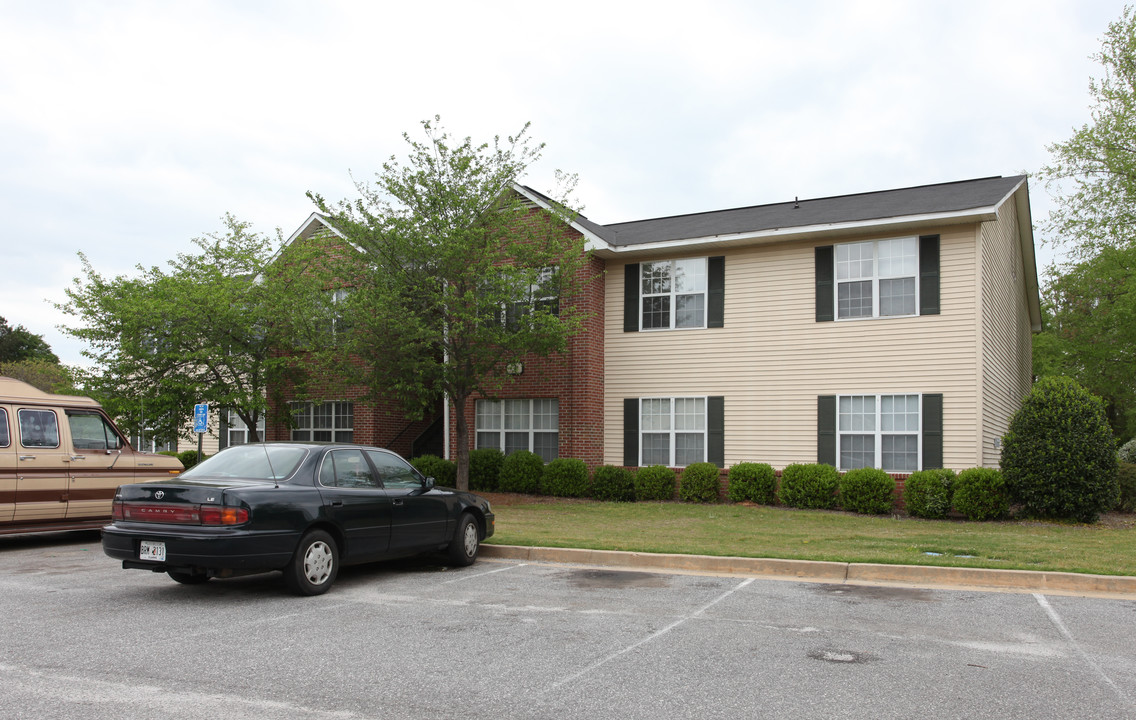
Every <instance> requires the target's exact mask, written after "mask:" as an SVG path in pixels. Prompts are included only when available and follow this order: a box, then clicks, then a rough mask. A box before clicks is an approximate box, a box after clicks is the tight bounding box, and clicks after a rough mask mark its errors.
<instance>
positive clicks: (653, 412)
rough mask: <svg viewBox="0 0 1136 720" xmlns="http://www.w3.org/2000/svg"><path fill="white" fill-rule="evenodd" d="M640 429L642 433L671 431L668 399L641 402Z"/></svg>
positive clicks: (669, 402)
mask: <svg viewBox="0 0 1136 720" xmlns="http://www.w3.org/2000/svg"><path fill="white" fill-rule="evenodd" d="M640 404H641V405H642V411H641V412H642V420H641V422H640V428H641V429H642V430H643V431H644V432H648V431H652V430H670V429H671V401H670V400H669V399H656V400H642V401H640Z"/></svg>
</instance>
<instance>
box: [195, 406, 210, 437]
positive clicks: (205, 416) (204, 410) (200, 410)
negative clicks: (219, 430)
mask: <svg viewBox="0 0 1136 720" xmlns="http://www.w3.org/2000/svg"><path fill="white" fill-rule="evenodd" d="M208 426H209V405H208V404H206V403H201V404H199V405H194V406H193V432H195V433H203V432H205V431H206V429H207V428H208Z"/></svg>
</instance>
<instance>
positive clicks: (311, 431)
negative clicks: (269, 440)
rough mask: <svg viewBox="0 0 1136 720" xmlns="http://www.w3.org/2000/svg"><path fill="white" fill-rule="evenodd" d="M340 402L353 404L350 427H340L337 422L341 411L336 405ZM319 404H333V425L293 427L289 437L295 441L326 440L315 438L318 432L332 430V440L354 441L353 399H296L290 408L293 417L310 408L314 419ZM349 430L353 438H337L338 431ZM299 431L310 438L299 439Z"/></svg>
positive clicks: (353, 406)
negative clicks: (297, 435) (328, 426)
mask: <svg viewBox="0 0 1136 720" xmlns="http://www.w3.org/2000/svg"><path fill="white" fill-rule="evenodd" d="M340 404H348V405H351V414H350V415H349V416H348V417H349V418H350V420H351V425H350V426H349V427H347V426H344V427H340V426H339V425H337V424H336V419H337V418H338V417H339V413H337V412H336V407H335V406H337V405H340ZM317 405H331V406H332V408H331V427H330V428H316V427H312V425H309V426H308V427H306V428H292V429H291V430H290V431H289V433H288V437H289V438H290V439H291V440H292V441H293V442H326V441H319V440H314V439H313V438H314V437H315V433H316V432H330V433H331V440H330V442H354V436H355V404H354V402H352V401H351V400H329V401H327V402H323V403H314V402H310V401H307V402H305V401H297V400H294V401H292V402H291V403H289V409H290V410H291V412H292V416H293V417H295V416H296V415H297V414H298V412H297V411H303V410H304V409H305V408H306V409H308V410H311V411H312V413H311V415H310V417H311V419H312V420H313V421H314V420H315V417H314V415H315V413H314V410H315V408H316V406H317ZM348 431H350V432H351V436H352V439H351V440H347V441H340V440H336V439H335V435H336V433H340V432H348ZM297 432H306V433H308V435H309V437H308V439H307V440H302V439H299V440H298V439H297V438H296V433H297Z"/></svg>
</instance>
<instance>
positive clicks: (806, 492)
mask: <svg viewBox="0 0 1136 720" xmlns="http://www.w3.org/2000/svg"><path fill="white" fill-rule="evenodd" d="M839 487H840V473H838V472H836V468H834V467H832V466H831V465H803V464H800V463H794V464H792V465H789V466H788V467H786V468H785V469H784V470H782V471H781V487H780V488H779V489H778V499H779V500H780V501H781V504H783V505H788V506H789V507H795V508H816V509H827V508H831V507H835V506H836V491H837V489H838V488H839Z"/></svg>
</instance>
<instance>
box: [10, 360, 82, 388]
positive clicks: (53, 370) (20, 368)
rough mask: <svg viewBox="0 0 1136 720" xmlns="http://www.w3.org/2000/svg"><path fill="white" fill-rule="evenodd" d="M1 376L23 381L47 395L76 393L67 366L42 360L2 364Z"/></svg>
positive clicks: (73, 381) (72, 378)
mask: <svg viewBox="0 0 1136 720" xmlns="http://www.w3.org/2000/svg"><path fill="white" fill-rule="evenodd" d="M0 375H3V376H4V377H10V378H15V379H16V380H22V381H24V382H26V383H27V384H29V385H31V386H33V387H36V388H39V389H40V390H43V391H44V392H47V393H59V394H63V395H72V394H75V393H76V390H75V380H74V377H72V372H71V370H70V369H69V368H68V367H67V366H65V365H60V364H59V363H56V362H51V361H50V360H44V359H42V358H33V359H30V360H17V361H15V362H3V363H0Z"/></svg>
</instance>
